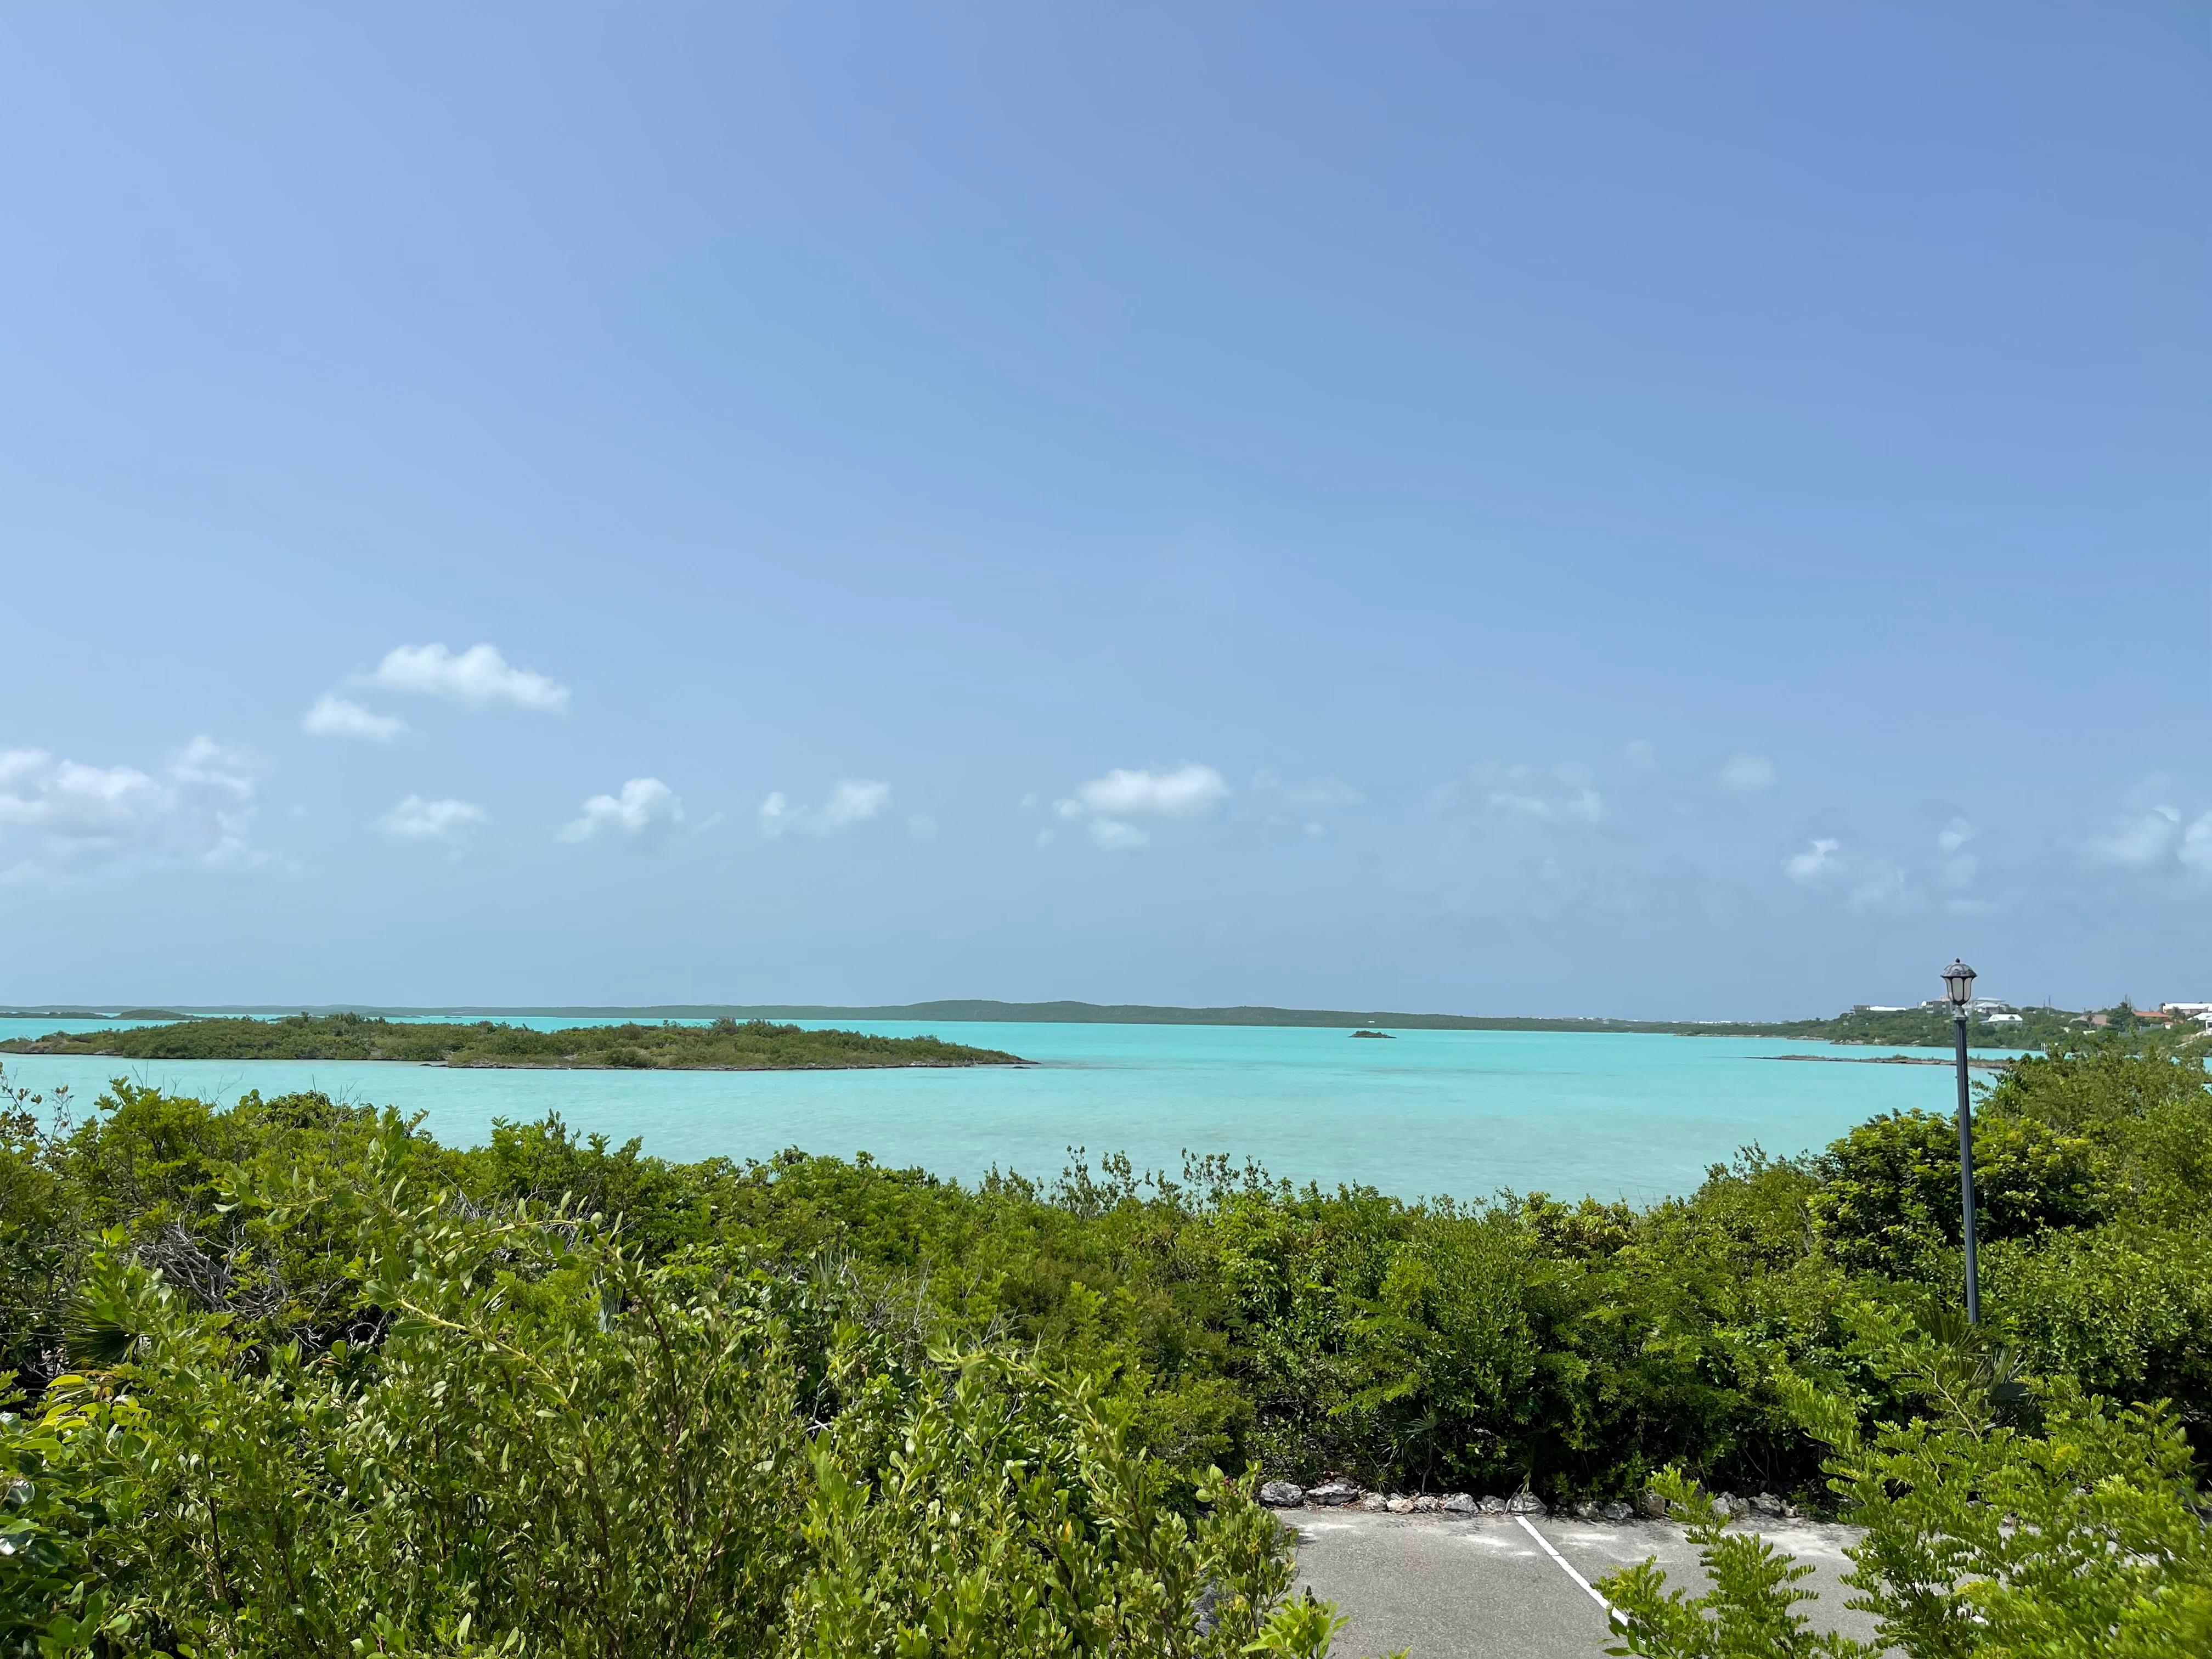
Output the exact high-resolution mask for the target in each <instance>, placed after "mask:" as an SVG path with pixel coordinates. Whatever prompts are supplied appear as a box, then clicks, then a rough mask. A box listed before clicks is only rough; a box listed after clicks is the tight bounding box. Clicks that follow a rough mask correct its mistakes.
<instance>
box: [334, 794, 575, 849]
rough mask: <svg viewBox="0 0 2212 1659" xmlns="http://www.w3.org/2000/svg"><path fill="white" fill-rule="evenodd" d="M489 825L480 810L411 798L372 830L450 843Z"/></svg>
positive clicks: (395, 836)
mask: <svg viewBox="0 0 2212 1659" xmlns="http://www.w3.org/2000/svg"><path fill="white" fill-rule="evenodd" d="M600 799H605V796H602V797H600ZM489 821H490V815H489V813H487V812H486V811H484V810H483V807H481V806H477V805H471V803H469V802H467V801H465V800H425V799H422V796H420V795H410V796H408V797H407V799H405V800H403V801H401V802H400V803H399V805H397V806H395V807H393V808H392V810H391V811H389V812H386V814H385V815H384V816H383V817H380V818H379V819H377V821H376V826H375V827H376V828H377V829H379V830H380V831H382V832H383V833H384V834H385V835H387V836H391V837H392V839H393V840H395V841H435V842H455V841H459V839H460V838H461V837H463V836H465V835H467V834H468V833H469V831H471V829H476V828H477V826H478V825H480V824H483V823H489Z"/></svg>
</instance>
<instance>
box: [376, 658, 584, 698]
mask: <svg viewBox="0 0 2212 1659" xmlns="http://www.w3.org/2000/svg"><path fill="white" fill-rule="evenodd" d="M368 684H371V685H378V686H381V687H383V688H384V689H385V690H387V691H413V692H419V693H421V694H422V695H423V696H433V697H450V698H452V699H453V701H454V702H461V703H465V704H467V705H468V706H469V707H470V708H491V707H492V706H494V705H495V704H501V703H503V704H505V705H507V707H508V708H525V709H530V710H533V711H535V712H537V713H538V714H566V713H567V712H568V687H567V686H565V685H560V684H556V683H555V682H553V681H552V680H550V679H548V678H546V677H545V676H544V675H543V674H539V673H536V672H534V671H532V670H530V669H527V668H516V667H514V666H513V665H511V664H509V663H508V661H507V659H506V658H505V657H503V656H501V655H500V653H499V650H498V648H497V647H495V646H489V645H472V646H471V647H469V648H468V649H467V650H465V651H463V652H461V653H459V654H456V653H453V652H452V651H450V650H448V649H447V647H445V646H443V645H402V646H395V647H393V648H392V650H390V651H388V652H386V653H385V657H384V660H383V661H382V662H380V663H379V664H377V665H376V671H375V672H374V673H373V674H370V675H369V676H368Z"/></svg>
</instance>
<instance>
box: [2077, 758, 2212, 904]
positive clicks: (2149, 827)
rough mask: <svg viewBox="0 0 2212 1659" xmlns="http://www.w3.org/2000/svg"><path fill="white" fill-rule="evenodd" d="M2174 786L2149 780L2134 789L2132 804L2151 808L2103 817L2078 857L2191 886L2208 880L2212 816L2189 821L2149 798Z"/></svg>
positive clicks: (2211, 859)
mask: <svg viewBox="0 0 2212 1659" xmlns="http://www.w3.org/2000/svg"><path fill="white" fill-rule="evenodd" d="M2173 783H2174V780H2172V778H2166V777H2160V778H2153V779H2150V780H2149V781H2148V782H2146V783H2145V784H2143V785H2142V787H2140V788H2139V789H2137V790H2136V791H2135V792H2134V799H2136V800H2137V801H2142V800H2144V799H2149V800H2150V801H2152V802H2154V803H2155V804H2154V805H2144V806H2141V807H2138V808H2135V809H2132V810H2130V811H2123V812H2119V813H2117V814H2115V815H2114V816H2113V817H2110V818H2107V819H2106V821H2105V823H2104V824H2103V826H2102V827H2101V828H2100V829H2098V830H2097V831H2096V833H2094V834H2093V835H2092V836H2089V838H2088V839H2087V841H2085V842H2082V844H2081V854H2082V856H2083V857H2085V858H2086V859H2087V860H2088V861H2089V862H2090V863H2092V864H2099V865H2104V866H2107V867H2109V868H2112V869H2117V870H2129V871H2134V872H2139V873H2141V874H2143V875H2146V876H2149V877H2153V878H2166V879H2172V878H2175V877H2177V876H2178V877H2179V878H2182V879H2183V880H2184V881H2185V882H2187V883H2189V884H2191V885H2195V884H2198V883H2200V882H2203V881H2204V880H2206V879H2208V878H2212V812H2204V813H2201V814H2199V815H2198V816H2197V817H2195V818H2193V819H2192V818H2190V817H2188V816H2187V815H2186V814H2185V812H2183V811H2182V810H2181V809H2180V808H2179V807H2178V806H2175V805H2171V804H2170V803H2169V802H2165V801H2159V800H2158V798H2157V795H2156V794H2154V793H2151V792H2152V791H2154V790H2156V791H2160V792H2163V791H2164V790H2166V789H2168V788H2171V787H2172V786H2173Z"/></svg>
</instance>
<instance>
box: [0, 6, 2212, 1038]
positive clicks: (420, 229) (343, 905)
mask: <svg viewBox="0 0 2212 1659" xmlns="http://www.w3.org/2000/svg"><path fill="white" fill-rule="evenodd" d="M0 28H4V32H5V33H4V40H5V50H4V52H0V191H4V197H3V198H0V200H3V201H4V213H5V221H4V222H5V224H6V233H5V235H6V246H7V249H8V252H7V257H6V258H4V259H0V316H4V318H5V319H6V321H5V325H4V326H0V388H4V393H0V570H3V571H4V585H0V603H3V604H4V614H5V616H6V618H7V624H8V625H7V629H6V635H5V638H6V641H7V645H6V650H5V652H4V654H0V932H4V934H5V936H6V939H7V945H6V949H5V951H4V952H0V1000H47V999H55V1000H64V999H86V1000H101V999H111V998H125V997H128V998H133V999H136V998H161V999H173V1000H191V1001H219V1000H255V1001H258V1000H276V1001H301V1002H319V1001H327V1000H382V1001H404V1002H437V1001H444V1000H481V1001H493V1002H535V1001H547V1000H553V1001H629V1000H687V1001H694V1000H697V1001H704V1000H744V1001H751V1000H762V1001H767V1000H829V1001H853V1002H872V1001H878V1000H908V999H914V998H924V997H936V996H960V995H980V996H1003V997H1009V998H1020V999H1028V998H1046V997H1059V996H1075V997H1085V998H1091V999H1097V1000H1145V1001H1163V1002H1198V1001H1206V1002H1213V1001H1266V1002H1277V1003H1297V1004H1306V1005H1314V1004H1319V1005H1326V1006H1354V1007H1370V1006H1389V1007H1401V1008H1423V1009H1429V1008H1434V1009H1455V1010H1464V1011H1477V1012H1547V1013H1576V1012H1607V1013H1617V1014H1624V1015H1651V1016H1724V1015H1739V1014H1740V1015H1782V1014H1793V1013H1802V1012H1820V1011H1826V1010H1829V1009H1832V1008H1834V1007H1836V1006H1841V1005H1843V1004H1846V1003H1849V1002H1852V1001H1857V1000H1877V1001H1887V1000H1906V999H1909V998H1917V997H1919V996H1922V995H1925V994H1932V993H1933V992H1934V991H1935V990H1936V988H1937V987H1936V981H1935V977H1934V976H1935V973H1936V969H1937V968H1938V967H1939V966H1940V964H1941V963H1943V962H1944V961H1947V960H1948V958H1949V957H1951V956H1952V955H1953V954H1954V953H1959V952H1963V953H1964V954H1966V956H1967V957H1969V958H1970V959H1972V961H1974V962H1975V963H1977V965H1978V966H1979V967H1980V968H1981V969H1983V973H1984V984H1985V985H1986V986H1987V987H1989V988H1990V989H1991V990H1992V991H1994V992H1995V993H1996V994H2002V995H2010V996H2014V997H2016V998H2023V999H2026V998H2039V997H2041V996H2043V995H2045V994H2049V995H2051V996H2055V997H2057V999H2059V1000H2061V1001H2063V1002H2069V1003H2071V1004H2077V1005H2078V1004H2081V1003H2083V1002H2086V1001H2088V1000H2097V1001H2100V1002H2101V1001H2105V1000H2110V999H2112V998H2114V997H2117V996H2118V995H2120V994H2123V993H2125V994H2131V995H2133V996H2135V997H2136V999H2137V1000H2160V999H2162V998H2176V999H2178V998H2182V997H2185V996H2187V997H2197V998H2203V997H2212V696H2208V693H2212V669H2208V664H2212V653H2209V652H2208V650H2207V643H2208V641H2207V635H2208V630H2209V629H2212V541H2209V540H2208V531H2212V521H2209V520H2212V493H2208V489H2207V484H2208V477H2207V455H2208V453H2212V451H2208V447H2207V441H2208V439H2209V438H2212V379H2208V376H2207V373H2206V370H2207V367H2208V358H2209V357H2212V354H2209V353H2208V345H2212V301H2208V295H2212V282H2209V281H2208V279H2212V258H2208V252H2209V251H2212V250H2209V249H2208V240H2212V239H2208V234H2207V233H2208V228H2212V206H2208V204H2212V191H2208V188H2207V185H2208V177H2207V174H2208V167H2207V163H2206V156H2207V155H2208V154H2212V150H2208V147H2207V142H2206V141H2207V138H2208V137H2212V134H2208V131H2207V127H2208V120H2207V108H2208V106H2207V101H2206V99H2205V96H2204V88H2205V87H2206V86H2207V85H2208V84H2212V14H2208V13H2207V12H2206V11H2205V10H2204V9H2203V8H2202V7H2194V6H2181V5H2173V6H2160V5H2142V6H2130V7H2125V8H2118V9H2114V8H2109V7H2093V6H2081V7H2073V8H2051V7H2043V6H2026V7H2022V6H2004V7H1969V6H1954V7H1946V8H1942V9H1932V10H1931V9H1928V8H1920V7H1905V6H1899V7H1882V6H1851V7H1832V8H1826V9H1811V8H1802V7H1799V8H1756V7H1741V6H1731V7H1699V6H1683V7H1668V8H1656V7H1654V8H1597V7H1572V6H1557V7H1536V6H1495V7H1483V8H1469V7H1440V8H1433V9H1430V8H1418V7H1393V8H1388V9H1383V8H1350V7H1335V8H1306V7H1280V6H1266V7H1258V6H1254V7H1192V8H1182V9H1176V10H1173V11H1170V10H1167V9H1138V10H1130V9H1091V10H1088V11H1085V12H1077V11H1075V10H1073V9H1067V8H1043V9H1039V8H1024V7H1003V8H995V7H986V6H981V5H977V6H967V7H962V8H957V9H953V10H952V11H951V13H950V14H945V13H944V12H943V10H942V9H939V13H938V14H937V15H931V14H927V13H924V12H922V11H921V10H920V9H872V8H861V9H845V8H838V9H823V8H795V7H794V8H768V7H761V8H744V9H738V8H721V7H705V6H700V7H660V8H650V9H635V8H630V9H621V10H618V11H617V10H609V9H605V8H574V7H565V6H557V5H556V6H545V5H531V6H526V7H524V6H514V7H505V8H501V7H496V6H471V7H467V8H460V9H453V8H438V9H432V8H428V7H386V8H378V9H375V11H374V13H373V14H370V13H362V14H359V15H350V16H341V15H333V14H331V12H329V11H328V10H327V9H317V10H313V11H303V10H301V9H298V8H266V9H258V10H257V9H252V8H234V9H229V10H227V11H225V12H223V13H222V14H220V15H210V14H207V13H198V14H193V15H187V14H185V13H182V12H174V11H167V12H165V11H149V10H147V9H143V8H122V7H74V8H50V9H45V10H43V11H40V12H31V11H26V10H18V11H17V12H15V13H14V14H13V15H10V16H9V19H8V20H7V21H6V22H5V24H4V25H0Z"/></svg>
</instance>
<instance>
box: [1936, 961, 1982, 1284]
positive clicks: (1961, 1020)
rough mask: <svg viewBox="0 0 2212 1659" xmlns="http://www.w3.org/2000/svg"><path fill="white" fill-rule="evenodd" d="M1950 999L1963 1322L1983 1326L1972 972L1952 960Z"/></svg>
mask: <svg viewBox="0 0 2212 1659" xmlns="http://www.w3.org/2000/svg"><path fill="white" fill-rule="evenodd" d="M1943 989H1944V992H1945V993H1946V994H1948V996H1949V997H1950V999H1951V1033H1952V1036H1954V1037H1955V1038H1956V1039H1957V1048H1958V1055H1959V1206H1960V1210H1961V1212H1963V1213H1964V1215H1965V1218H1966V1322H1967V1323H1968V1324H1969V1325H1978V1324H1980V1323H1981V1322H1982V1276H1981V1273H1979V1271H1978V1269H1977V1267H1976V1266H1975V1262H1974V1119H1973V1109H1972V1099H1971V1097H1969V1095H1968V1092H1967V1089H1966V1011H1967V1009H1968V1007H1969V1006H1972V1002H1973V1000H1974V970H1973V969H1971V968H1969V967H1967V966H1966V963H1963V962H1960V961H1959V960H1958V959H1956V958H1955V957H1954V958H1953V960H1952V963H1951V965H1950V966H1949V967H1948V968H1946V969H1944V970H1943Z"/></svg>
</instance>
